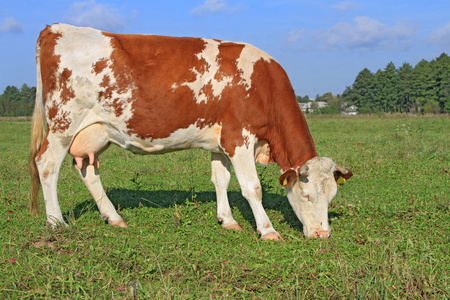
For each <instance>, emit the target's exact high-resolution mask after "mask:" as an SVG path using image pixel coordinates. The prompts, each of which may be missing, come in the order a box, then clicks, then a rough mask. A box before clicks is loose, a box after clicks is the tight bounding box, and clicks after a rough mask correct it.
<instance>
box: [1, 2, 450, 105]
mask: <svg viewBox="0 0 450 300" xmlns="http://www.w3.org/2000/svg"><path fill="white" fill-rule="evenodd" d="M0 4H1V5H0V93H3V91H4V89H5V87H6V86H8V85H15V86H18V87H20V86H21V85H22V84H23V83H26V84H28V85H30V86H35V85H36V78H35V76H36V75H35V74H36V71H35V58H34V55H35V53H34V52H35V43H36V39H37V37H38V35H39V32H40V31H41V30H42V29H44V28H45V25H46V24H53V23H56V22H58V23H69V24H73V25H79V26H90V27H95V28H98V29H102V30H105V31H110V32H117V33H146V34H158V35H170V36H196V37H209V38H216V39H222V40H229V41H239V42H247V43H251V44H253V45H255V46H257V47H259V48H261V49H262V50H264V51H266V52H268V53H269V54H270V55H271V56H272V57H274V58H275V59H276V60H277V61H278V62H279V63H280V64H281V65H282V66H283V67H284V68H285V70H286V71H287V73H288V75H289V77H290V79H291V82H292V85H293V87H294V89H295V92H296V94H297V95H301V96H304V95H309V96H310V97H313V98H314V97H315V96H316V95H317V94H323V93H326V92H332V93H333V94H341V93H342V92H343V91H344V90H345V88H346V86H350V85H351V84H352V83H353V81H354V80H355V78H356V75H357V74H358V73H359V72H360V71H361V70H362V69H363V68H365V67H367V68H369V70H371V71H372V72H375V71H376V70H378V69H383V68H384V67H385V66H386V65H387V64H388V63H389V62H391V61H392V62H393V63H394V64H395V65H396V66H397V67H399V66H401V65H402V64H403V63H404V62H408V63H410V64H412V65H413V66H414V65H415V64H417V63H418V62H419V61H420V60H422V59H426V60H432V59H435V58H436V57H438V56H439V55H440V54H441V53H443V52H445V53H447V54H450V1H448V0H426V1H425V0H423V1H418V0H397V1H392V0H377V1H362V0H361V1H358V0H343V1H342V0H337V1H332V0H308V1H306V0H276V1H275V0H271V1H266V0H258V1H243V0H192V1H182V0H180V1H174V0H146V1H135V0H121V1H112V0H87V1H66V0H56V1H42V0H40V1H35V0H26V1H25V0H1V2H0Z"/></svg>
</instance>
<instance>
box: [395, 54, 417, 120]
mask: <svg viewBox="0 0 450 300" xmlns="http://www.w3.org/2000/svg"><path fill="white" fill-rule="evenodd" d="M412 71H413V67H412V66H411V65H410V64H409V63H403V65H402V66H401V67H400V68H399V69H398V72H397V73H398V86H397V87H398V100H397V111H398V112H401V113H405V112H416V106H415V105H414V101H412V97H411V94H412V91H413V82H412Z"/></svg>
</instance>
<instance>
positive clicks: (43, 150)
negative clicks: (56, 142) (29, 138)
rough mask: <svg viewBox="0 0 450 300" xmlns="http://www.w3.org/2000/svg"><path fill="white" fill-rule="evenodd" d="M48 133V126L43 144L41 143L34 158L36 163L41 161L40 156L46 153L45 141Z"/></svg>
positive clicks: (46, 143) (46, 142) (46, 144)
mask: <svg viewBox="0 0 450 300" xmlns="http://www.w3.org/2000/svg"><path fill="white" fill-rule="evenodd" d="M48 132H49V129H48V125H47V135H46V136H45V139H44V142H43V143H42V145H41V148H40V149H39V151H38V153H36V156H35V158H34V160H35V161H36V162H38V161H40V160H41V157H42V155H43V154H44V153H45V151H47V149H48V139H47V137H48Z"/></svg>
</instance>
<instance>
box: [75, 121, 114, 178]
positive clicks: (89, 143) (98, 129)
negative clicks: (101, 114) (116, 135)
mask: <svg viewBox="0 0 450 300" xmlns="http://www.w3.org/2000/svg"><path fill="white" fill-rule="evenodd" d="M108 146H109V136H108V132H107V131H106V129H105V128H104V127H103V126H102V125H101V124H97V123H96V124H93V125H90V126H88V127H86V128H85V129H83V130H82V131H80V132H79V133H78V134H77V135H76V136H75V139H74V140H73V142H72V145H71V146H70V149H69V153H70V154H71V155H72V156H73V157H74V159H75V162H76V164H77V166H78V168H79V169H80V170H81V169H83V162H84V161H86V162H88V163H89V165H94V167H95V168H97V169H98V168H99V167H100V162H99V160H98V157H99V155H100V154H101V153H102V152H103V151H105V150H106V149H107V148H108Z"/></svg>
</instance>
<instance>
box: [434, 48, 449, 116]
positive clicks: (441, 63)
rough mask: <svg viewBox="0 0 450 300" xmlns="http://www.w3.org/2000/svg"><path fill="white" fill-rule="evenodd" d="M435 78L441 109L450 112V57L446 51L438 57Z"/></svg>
mask: <svg viewBox="0 0 450 300" xmlns="http://www.w3.org/2000/svg"><path fill="white" fill-rule="evenodd" d="M435 78H436V93H437V103H438V105H439V109H440V111H442V112H445V113H450V57H449V56H448V55H447V54H445V53H442V54H441V56H439V57H438V58H437V59H436V62H435Z"/></svg>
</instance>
